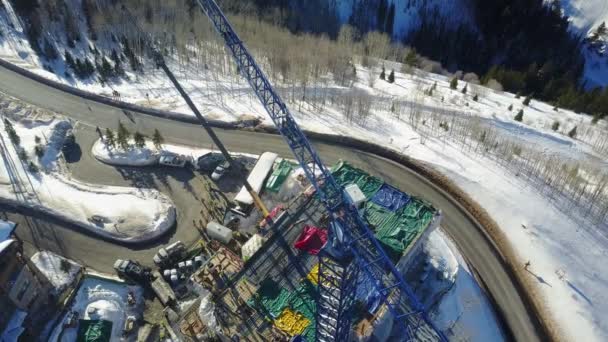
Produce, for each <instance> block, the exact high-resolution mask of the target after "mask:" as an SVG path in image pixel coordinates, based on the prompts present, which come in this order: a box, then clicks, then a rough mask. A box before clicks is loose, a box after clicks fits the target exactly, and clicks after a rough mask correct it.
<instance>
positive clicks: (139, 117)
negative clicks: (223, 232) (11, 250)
mask: <svg viewBox="0 0 608 342" xmlns="http://www.w3.org/2000/svg"><path fill="white" fill-rule="evenodd" d="M0 90H1V91H3V92H5V93H7V94H9V95H12V96H14V97H17V98H19V99H22V100H24V101H26V102H28V103H31V104H33V105H36V106H39V107H41V108H46V109H49V110H52V111H55V112H58V113H61V114H64V115H66V116H68V117H70V118H72V119H73V120H75V121H78V122H79V123H80V125H79V127H80V126H83V127H86V126H88V127H95V126H99V127H102V128H103V127H112V128H114V127H116V125H117V122H118V120H121V121H122V122H123V123H126V124H129V125H131V126H132V127H135V126H136V127H137V129H138V130H140V131H142V132H144V133H148V134H150V133H152V132H153V130H154V129H155V128H158V129H159V130H160V131H161V132H162V134H163V136H164V137H165V139H166V140H167V141H168V142H174V143H184V144H188V145H198V146H203V147H209V146H210V140H209V138H208V137H207V136H206V135H205V134H204V132H203V131H202V129H200V128H199V127H197V126H195V125H192V124H187V123H181V122H177V121H172V120H167V119H163V118H157V117H152V116H148V115H145V114H140V113H133V116H132V118H133V120H134V122H131V121H130V120H129V118H127V117H126V116H125V114H124V112H123V111H122V110H121V109H119V108H116V107H112V106H108V105H104V104H99V103H96V102H92V101H88V100H84V99H82V98H79V97H76V96H74V95H71V94H68V93H65V92H63V91H59V90H56V89H54V88H51V87H48V86H46V85H43V84H41V83H38V82H36V81H33V80H31V79H29V78H26V77H23V76H21V75H19V74H16V73H14V72H12V71H10V70H7V69H5V68H2V67H0ZM85 129H87V128H85ZM88 129H89V130H90V131H91V132H94V130H93V129H92V128H88ZM217 133H218V135H219V137H220V138H221V139H222V141H223V142H224V143H225V144H226V146H227V148H228V149H230V150H233V151H246V152H251V153H260V152H264V151H274V152H277V153H279V154H281V155H283V156H291V152H290V151H289V149H288V147H287V145H286V144H285V143H284V142H283V140H282V139H281V138H280V137H279V136H276V135H271V134H261V133H252V132H243V131H228V130H217ZM91 134H94V133H91ZM90 143H91V142H88V143H85V144H83V146H82V150H83V157H82V160H83V161H82V162H79V163H77V164H76V165H75V166H73V172H74V173H75V175H76V176H77V177H79V178H81V179H82V180H84V181H92V182H97V183H108V182H109V183H114V181H113V180H115V179H116V178H115V177H113V176H112V175H111V173H112V172H115V171H113V170H111V169H113V168H109V167H103V166H100V165H97V166H98V167H94V168H91V169H88V166H86V165H88V163H87V162H86V159H88V157H87V156H86V155H84V154H85V153H87V151H88V150H89V148H90V146H89V144H90ZM313 144H314V145H315V147H316V148H317V150H318V151H319V153H320V154H321V156H322V158H323V160H324V161H325V162H326V163H333V162H335V161H337V160H339V159H345V160H348V161H350V162H352V163H353V164H355V165H357V166H359V167H361V168H363V169H366V170H367V171H369V172H371V173H372V174H375V175H378V176H380V177H382V178H384V179H385V180H386V181H388V182H389V183H391V184H394V185H396V186H398V187H399V188H401V189H403V190H404V191H407V192H409V193H411V194H414V195H417V196H420V197H422V198H425V199H426V200H428V201H430V202H431V203H433V204H434V205H435V206H436V207H438V208H440V209H441V210H442V211H443V213H444V220H443V224H442V227H443V228H444V230H445V231H447V233H448V234H449V235H450V236H451V237H452V238H453V240H454V241H455V243H456V245H457V246H458V248H459V249H460V251H461V252H462V254H463V255H464V256H465V258H466V259H467V261H468V262H469V263H470V265H471V267H472V268H473V269H474V271H475V272H476V274H477V276H478V277H479V278H480V279H481V280H482V283H483V284H484V285H485V287H486V289H487V292H488V294H489V295H490V297H491V298H492V299H493V301H494V303H495V306H496V308H497V311H498V313H499V314H500V315H501V316H502V318H503V319H504V322H505V323H506V325H507V327H508V330H509V331H510V334H511V337H512V338H513V339H515V340H517V341H526V342H528V341H543V340H546V339H547V337H546V336H545V335H544V333H543V331H542V329H540V328H539V321H538V318H537V317H535V315H534V313H533V312H532V310H530V309H529V307H528V306H527V305H526V304H525V303H524V301H522V299H521V298H520V293H519V292H518V287H517V286H516V284H515V282H514V280H513V279H512V278H511V277H510V275H509V273H508V272H507V271H506V268H505V265H504V263H503V261H502V259H501V257H500V255H499V254H498V252H497V251H496V249H495V247H494V245H493V244H492V242H491V241H490V240H489V239H488V238H487V237H486V235H485V234H484V233H483V228H482V227H481V226H480V225H479V224H478V223H477V222H476V221H475V220H474V219H473V218H472V217H471V216H470V215H468V213H466V212H465V211H464V210H463V209H462V208H461V207H460V206H459V205H458V203H456V202H455V201H454V200H453V199H452V198H450V197H449V196H448V195H447V194H445V193H444V192H443V191H441V190H440V189H438V188H437V187H435V186H434V185H433V184H431V183H430V182H428V181H427V180H426V179H424V178H422V177H421V176H419V175H418V174H416V173H414V172H413V171H411V170H409V169H407V168H404V167H403V166H402V165H400V164H397V163H394V162H392V161H389V160H386V159H383V158H379V157H377V156H374V155H370V154H366V153H363V152H361V151H357V150H352V149H349V148H345V147H342V146H336V145H329V144H323V143H319V142H314V141H313ZM78 164H82V165H78ZM184 205H185V204H184ZM176 206H177V207H178V211H179V212H183V211H184V210H189V209H188V208H184V207H183V206H182V207H180V204H179V203H176ZM9 218H13V219H15V220H18V221H20V222H22V225H21V227H20V228H19V230H18V234H19V235H20V237H22V239H24V240H25V242H26V245H27V244H30V245H39V244H42V245H43V246H44V245H45V243H48V246H47V248H49V249H51V250H59V251H60V252H62V253H63V254H64V255H66V256H68V257H71V258H74V259H76V260H80V261H81V262H84V263H85V264H86V265H88V266H91V267H94V268H97V269H99V270H102V271H109V270H110V268H111V265H112V263H113V261H114V260H115V259H116V258H118V257H121V256H122V257H133V258H137V259H141V260H149V259H150V257H151V255H152V254H153V253H154V251H155V249H156V248H158V247H156V248H155V247H154V246H147V247H143V248H139V249H133V248H131V247H123V246H117V245H115V244H111V243H107V242H104V241H100V240H98V239H95V238H93V237H90V236H87V235H84V234H80V233H75V232H74V231H72V230H70V229H65V228H62V227H60V226H58V225H55V224H54V223H53V222H52V220H51V221H49V220H48V219H37V218H33V217H28V216H23V215H21V214H9ZM186 226H187V225H179V226H178V228H177V230H176V231H174V232H172V233H171V234H170V236H169V237H168V239H170V240H177V239H182V240H184V241H185V242H187V241H193V239H195V238H196V236H197V235H198V234H197V233H196V232H194V231H193V229H191V228H187V227H186ZM47 240H52V241H54V242H53V243H50V242H48V241H47ZM163 242H166V239H165V241H163Z"/></svg>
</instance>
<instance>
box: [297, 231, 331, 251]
mask: <svg viewBox="0 0 608 342" xmlns="http://www.w3.org/2000/svg"><path fill="white" fill-rule="evenodd" d="M326 242H327V230H325V229H321V228H317V227H313V226H309V225H306V226H304V229H303V230H302V234H300V237H299V238H298V239H297V240H296V242H295V243H294V245H293V246H294V247H295V248H297V249H299V250H301V251H305V252H308V253H309V254H312V255H317V254H319V251H320V250H321V248H323V246H325V243H326Z"/></svg>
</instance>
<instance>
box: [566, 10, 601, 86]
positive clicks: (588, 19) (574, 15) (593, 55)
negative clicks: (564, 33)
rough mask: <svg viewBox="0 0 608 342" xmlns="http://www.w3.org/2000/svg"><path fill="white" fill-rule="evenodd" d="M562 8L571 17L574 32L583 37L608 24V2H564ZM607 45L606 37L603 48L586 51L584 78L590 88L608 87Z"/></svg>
mask: <svg viewBox="0 0 608 342" xmlns="http://www.w3.org/2000/svg"><path fill="white" fill-rule="evenodd" d="M562 8H563V10H564V13H565V14H566V15H567V16H568V17H570V22H571V25H572V26H571V28H572V30H573V32H575V33H576V34H580V35H582V36H583V37H588V36H590V35H592V34H593V32H595V30H597V28H598V27H599V26H600V25H601V24H602V23H608V1H606V0H565V1H563V2H562ZM607 44H608V37H604V42H603V46H600V48H599V49H589V48H588V49H586V51H584V55H585V60H586V65H585V72H584V78H585V80H586V81H587V87H588V88H592V87H596V86H602V87H604V86H606V85H608V56H607V54H606V53H607V51H606V45H607ZM598 52H599V53H598Z"/></svg>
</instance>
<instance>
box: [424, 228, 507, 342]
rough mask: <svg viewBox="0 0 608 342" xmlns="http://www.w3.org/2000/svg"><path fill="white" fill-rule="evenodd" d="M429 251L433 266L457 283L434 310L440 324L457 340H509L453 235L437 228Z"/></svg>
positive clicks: (429, 242)
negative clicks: (452, 237)
mask: <svg viewBox="0 0 608 342" xmlns="http://www.w3.org/2000/svg"><path fill="white" fill-rule="evenodd" d="M425 250H426V251H427V253H429V255H430V257H431V258H430V260H431V263H432V264H433V267H435V268H437V269H439V270H441V271H443V272H444V276H445V277H447V278H446V279H450V281H451V282H453V286H452V288H451V289H450V290H449V291H447V292H446V293H445V294H444V295H443V296H442V298H441V300H440V302H439V303H438V304H437V306H436V307H435V308H434V309H433V311H432V312H433V314H432V320H433V322H434V323H435V324H436V325H437V327H438V328H439V329H441V330H442V331H444V332H445V333H446V335H447V337H448V339H450V340H454V341H494V342H498V341H505V337H504V336H503V334H502V331H501V328H500V326H499V325H498V321H497V320H496V316H495V313H494V311H493V309H492V304H491V303H490V301H489V300H488V298H487V297H486V296H485V294H484V292H483V291H482V290H481V288H480V287H479V285H478V284H477V281H476V280H475V278H474V277H473V275H472V273H471V271H470V270H469V268H468V266H467V264H466V262H465V261H464V258H463V257H462V255H460V254H459V253H458V249H457V248H456V246H454V244H453V242H452V241H451V240H450V239H449V237H447V236H446V235H445V234H444V233H443V232H442V231H441V229H437V230H435V231H433V232H432V233H431V235H430V236H429V239H428V241H427V242H426V244H425Z"/></svg>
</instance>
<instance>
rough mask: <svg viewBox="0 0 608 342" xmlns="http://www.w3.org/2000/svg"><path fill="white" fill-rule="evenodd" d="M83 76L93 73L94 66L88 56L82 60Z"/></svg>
mask: <svg viewBox="0 0 608 342" xmlns="http://www.w3.org/2000/svg"><path fill="white" fill-rule="evenodd" d="M84 71H85V72H84V77H89V76H91V75H93V73H95V66H94V65H93V63H91V61H90V60H89V59H88V58H85V61H84Z"/></svg>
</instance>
